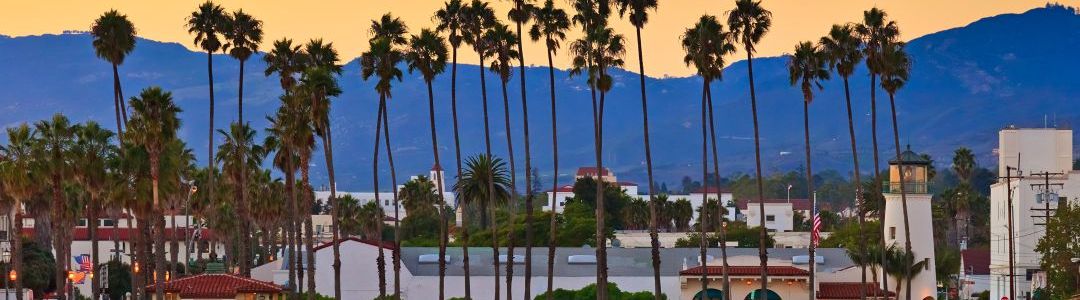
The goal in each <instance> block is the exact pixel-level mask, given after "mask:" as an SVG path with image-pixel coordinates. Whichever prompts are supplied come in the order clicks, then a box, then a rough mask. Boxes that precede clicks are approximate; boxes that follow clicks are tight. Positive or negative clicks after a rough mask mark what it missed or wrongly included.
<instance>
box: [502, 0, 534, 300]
mask: <svg viewBox="0 0 1080 300" xmlns="http://www.w3.org/2000/svg"><path fill="white" fill-rule="evenodd" d="M534 10H536V6H535V5H533V4H532V0H514V7H513V8H511V9H510V12H509V14H508V15H507V17H509V18H510V20H511V21H513V22H514V24H516V25H517V34H516V37H517V53H518V71H519V72H518V73H519V74H518V78H519V79H520V80H519V81H518V82H520V83H521V116H522V118H521V122H522V124H523V125H524V144H525V187H526V189H525V190H526V192H525V227H526V228H532V224H533V193H531V191H529V189H530V188H532V177H533V176H535V175H534V174H533V173H532V171H533V168H532V152H531V151H530V150H531V147H530V146H529V104H528V103H529V101H528V100H527V99H528V98H527V97H526V93H525V48H524V46H523V44H524V43H525V36H524V35H523V34H524V33H523V32H522V29H521V27H522V26H524V25H525V23H528V22H529V20H531V19H532V15H533V13H532V12H533V11H534ZM504 85H505V84H504ZM504 99H505V98H504ZM507 115H508V116H509V114H507ZM507 129H508V130H507V132H506V136H507V138H509V137H510V136H511V134H510V132H509V128H507ZM512 153H513V152H511V154H512ZM512 160H513V159H511V161H512ZM511 169H513V168H511ZM515 194H516V193H515ZM512 208H513V206H511V209H512ZM512 216H513V215H512V214H511V218H510V220H511V222H512V221H513V219H514V218H513V217H512ZM511 224H513V223H511ZM509 236H510V237H509V241H508V243H507V245H508V246H509V249H508V251H509V253H510V254H513V253H514V243H513V234H510V235H509ZM532 239H533V231H532V230H526V231H525V287H524V291H525V295H524V298H525V299H530V298H532V295H531V294H532ZM511 257H512V256H511ZM513 265H514V264H513V263H512V261H511V263H509V264H507V270H508V272H507V275H506V282H507V284H506V293H507V295H509V294H510V278H511V276H510V275H511V274H510V272H509V270H512V269H513ZM507 299H510V297H509V296H507Z"/></svg>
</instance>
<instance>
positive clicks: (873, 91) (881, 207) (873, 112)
mask: <svg viewBox="0 0 1080 300" xmlns="http://www.w3.org/2000/svg"><path fill="white" fill-rule="evenodd" d="M870 131H871V132H870V139H871V140H872V142H873V144H874V149H873V150H874V176H873V178H874V185H872V186H877V185H879V184H882V182H881V166H880V165H879V163H880V161H881V159H879V158H878V154H879V153H880V152H878V141H877V74H874V73H873V71H871V73H870ZM872 192H873V193H877V194H878V195H879V196H880V197H878V212H877V213H878V232H880V233H881V238H880V239H879V240H880V244H879V246H880V248H881V269H882V270H885V269H886V268H887V267H886V266H888V265H889V262H888V260H886V259H885V251H886V249H887V248H888V247H886V246H885V222H884V220H885V197H884V196H883V195H882V194H881V193H882V189H880V188H879V189H878V190H876V191H872ZM883 273H884V272H883ZM881 284H882V289H884V290H886V291H888V290H889V280H882V281H881ZM898 296H899V295H898Z"/></svg>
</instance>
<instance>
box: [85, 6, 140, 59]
mask: <svg viewBox="0 0 1080 300" xmlns="http://www.w3.org/2000/svg"><path fill="white" fill-rule="evenodd" d="M135 34H136V31H135V24H132V23H131V20H128V18H127V15H124V14H121V13H120V12H118V11H116V10H115V9H114V10H110V11H107V12H105V14H102V15H101V17H98V19H97V20H95V21H94V26H93V27H92V28H91V29H90V35H92V36H93V37H94V41H93V45H94V54H95V55H97V57H99V58H101V59H104V60H106V61H108V62H110V63H114V64H117V65H119V64H123V63H124V57H126V56H127V55H128V53H131V51H132V50H135Z"/></svg>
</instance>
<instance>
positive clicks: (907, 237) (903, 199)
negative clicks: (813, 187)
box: [882, 92, 912, 300]
mask: <svg viewBox="0 0 1080 300" xmlns="http://www.w3.org/2000/svg"><path fill="white" fill-rule="evenodd" d="M889 106H890V108H891V112H892V129H893V145H894V146H895V147H896V161H897V162H900V163H901V164H902V163H903V162H902V161H901V160H900V129H899V127H898V126H897V124H896V95H895V94H894V93H892V92H890V93H889ZM898 173H900V205H903V210H902V211H903V212H904V253H905V257H908V256H911V255H912V254H911V253H912V252H911V224H910V223H909V219H908V205H907V190H906V189H905V188H904V185H905V183H904V180H906V179H905V178H904V172H903V171H901V172H898ZM882 210H884V206H883V207H882ZM882 220H885V219H882ZM882 223H884V222H882ZM882 232H884V231H882ZM882 240H884V239H882ZM911 263H912V262H911V261H907V262H905V263H904V265H903V266H904V277H906V278H907V279H912V276H911V266H910V265H911ZM896 291H897V292H898V293H899V292H900V287H899V286H897V287H896ZM904 296H905V298H906V299H907V300H911V284H908V286H907V290H906V293H905V295H904Z"/></svg>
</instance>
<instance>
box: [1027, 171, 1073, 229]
mask: <svg viewBox="0 0 1080 300" xmlns="http://www.w3.org/2000/svg"><path fill="white" fill-rule="evenodd" d="M1064 175H1065V174H1064V173H1060V172H1059V173H1050V172H1042V173H1032V174H1031V176H1035V177H1042V178H1043V183H1033V184H1031V188H1032V189H1035V188H1039V196H1040V197H1042V199H1040V201H1041V202H1042V203H1043V207H1042V208H1039V207H1032V208H1031V210H1032V211H1035V212H1038V211H1042V212H1043V215H1041V216H1039V215H1035V214H1032V218H1043V220H1042V223H1039V222H1035V223H1034V224H1035V226H1046V224H1047V223H1050V217H1051V215H1050V214H1051V212H1053V210H1052V209H1050V201H1057V199H1055V198H1056V197H1057V195H1056V194H1054V191H1053V188H1054V187H1057V188H1064V187H1065V184H1064V183H1050V176H1064Z"/></svg>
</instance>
